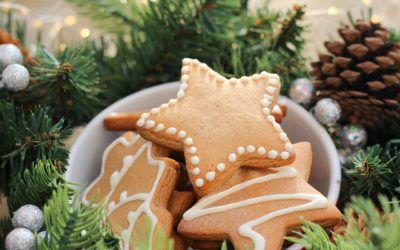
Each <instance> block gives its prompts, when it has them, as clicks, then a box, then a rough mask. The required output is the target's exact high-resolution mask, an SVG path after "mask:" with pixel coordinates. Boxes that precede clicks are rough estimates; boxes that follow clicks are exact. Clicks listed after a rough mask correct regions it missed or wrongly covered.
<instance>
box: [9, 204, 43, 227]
mask: <svg viewBox="0 0 400 250" xmlns="http://www.w3.org/2000/svg"><path fill="white" fill-rule="evenodd" d="M43 222H44V218H43V213H42V210H40V208H38V207H37V206H35V205H25V206H22V207H20V208H19V209H18V210H17V211H15V213H14V216H13V218H12V224H13V226H14V228H20V227H23V228H27V229H29V230H31V231H32V232H35V231H39V230H40V228H42V226H43Z"/></svg>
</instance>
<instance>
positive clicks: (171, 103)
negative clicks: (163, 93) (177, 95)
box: [168, 99, 176, 105]
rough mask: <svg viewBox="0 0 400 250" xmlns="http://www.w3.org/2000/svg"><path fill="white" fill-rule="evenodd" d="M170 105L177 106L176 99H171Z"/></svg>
mask: <svg viewBox="0 0 400 250" xmlns="http://www.w3.org/2000/svg"><path fill="white" fill-rule="evenodd" d="M168 104H169V105H175V104H176V99H170V100H169V102H168Z"/></svg>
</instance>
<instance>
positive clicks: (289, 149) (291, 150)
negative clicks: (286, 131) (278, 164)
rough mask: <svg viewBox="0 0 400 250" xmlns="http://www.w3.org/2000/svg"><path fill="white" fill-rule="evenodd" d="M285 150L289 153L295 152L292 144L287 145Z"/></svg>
mask: <svg viewBox="0 0 400 250" xmlns="http://www.w3.org/2000/svg"><path fill="white" fill-rule="evenodd" d="M285 149H286V151H288V152H293V145H292V144H291V143H290V142H287V143H285Z"/></svg>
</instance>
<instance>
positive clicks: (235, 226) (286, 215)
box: [178, 143, 341, 250]
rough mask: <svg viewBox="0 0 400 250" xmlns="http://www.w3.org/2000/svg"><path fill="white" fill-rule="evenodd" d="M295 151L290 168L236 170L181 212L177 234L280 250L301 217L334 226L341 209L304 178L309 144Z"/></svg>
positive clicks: (253, 247) (241, 245)
mask: <svg viewBox="0 0 400 250" xmlns="http://www.w3.org/2000/svg"><path fill="white" fill-rule="evenodd" d="M294 148H295V150H296V161H295V162H294V163H293V164H292V165H290V166H284V167H279V168H274V169H270V170H266V169H251V168H241V169H239V170H238V171H237V173H236V174H235V175H233V176H232V177H231V178H230V179H229V180H228V181H227V182H226V183H224V184H223V185H222V186H221V187H220V189H219V190H216V191H214V192H212V193H211V194H208V195H206V196H204V197H203V198H202V199H200V200H199V201H198V202H197V203H196V204H195V205H194V206H193V207H192V208H191V209H189V210H188V211H186V212H185V214H184V215H183V219H182V220H181V222H180V224H179V226H178V232H179V233H180V234H182V235H183V236H186V237H190V238H194V239H203V240H205V239H209V240H223V239H229V240H231V241H232V243H233V244H234V246H235V247H236V249H239V250H240V249H255V250H264V249H268V250H278V249H281V247H282V244H283V237H284V236H285V235H286V234H287V233H290V232H291V231H292V230H293V229H298V228H299V226H300V224H301V220H300V218H301V217H304V218H305V219H306V220H311V221H314V222H318V223H321V224H322V225H324V226H329V225H333V224H336V223H337V222H338V221H339V220H340V218H341V213H340V211H339V210H338V209H337V208H336V207H335V205H334V204H333V203H332V202H330V201H328V199H327V198H325V197H324V196H323V195H321V194H320V193H319V192H318V191H317V190H315V189H314V188H313V187H312V186H310V185H309V184H308V183H307V182H306V180H305V179H307V178H308V173H309V170H310V166H311V147H310V144H309V143H299V144H296V145H294Z"/></svg>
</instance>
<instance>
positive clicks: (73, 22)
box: [0, 0, 400, 58]
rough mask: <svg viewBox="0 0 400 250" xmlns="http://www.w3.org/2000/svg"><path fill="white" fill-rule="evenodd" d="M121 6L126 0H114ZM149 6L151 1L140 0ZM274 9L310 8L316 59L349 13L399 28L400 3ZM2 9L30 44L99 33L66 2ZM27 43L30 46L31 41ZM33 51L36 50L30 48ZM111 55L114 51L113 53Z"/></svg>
mask: <svg viewBox="0 0 400 250" xmlns="http://www.w3.org/2000/svg"><path fill="white" fill-rule="evenodd" d="M113 1H120V2H121V3H124V2H126V0H113ZM139 1H142V2H143V4H146V2H147V1H149V0H139ZM265 2H266V1H263V0H250V1H249V7H250V9H251V10H256V9H257V8H260V7H262V6H263V4H265ZM268 2H269V5H270V7H271V8H272V9H281V8H287V7H291V6H292V5H293V4H305V5H306V6H307V11H306V13H307V14H306V20H305V22H306V23H307V24H308V25H309V32H308V33H307V34H306V39H307V40H308V43H307V47H306V56H309V57H310V58H312V56H316V55H317V54H316V53H315V52H316V51H320V50H323V43H322V41H324V40H326V39H327V38H330V37H335V36H337V34H336V32H332V31H333V30H336V28H337V26H338V24H339V21H341V20H346V15H347V11H351V12H352V14H353V16H354V17H355V18H357V17H360V16H361V11H364V12H365V13H367V9H368V8H370V7H371V8H372V9H373V13H374V14H373V16H372V19H373V20H375V21H381V22H383V23H384V24H385V25H386V26H387V27H389V28H396V29H398V28H400V15H398V13H400V0H352V1H348V0H325V1H320V0H271V1H268ZM0 7H1V8H3V9H15V12H16V13H17V15H18V16H19V18H22V19H25V20H28V25H29V26H30V27H28V30H30V32H29V33H28V37H27V38H28V41H35V39H38V35H37V34H40V36H41V38H42V42H43V43H44V44H45V45H46V47H48V48H52V49H53V50H57V49H60V50H62V49H63V48H65V46H66V44H69V43H77V42H79V41H81V40H82V39H86V38H93V37H96V36H97V35H98V34H99V33H98V32H97V31H96V29H95V28H94V26H93V25H91V23H90V21H89V20H88V19H85V18H84V17H81V16H78V15H77V13H76V11H75V10H74V9H73V7H72V6H71V5H70V4H69V3H67V2H66V1H64V0H34V1H32V0H8V1H0ZM28 44H30V43H29V42H28ZM29 49H30V50H31V51H34V48H29ZM110 53H111V54H112V53H113V51H110Z"/></svg>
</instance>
